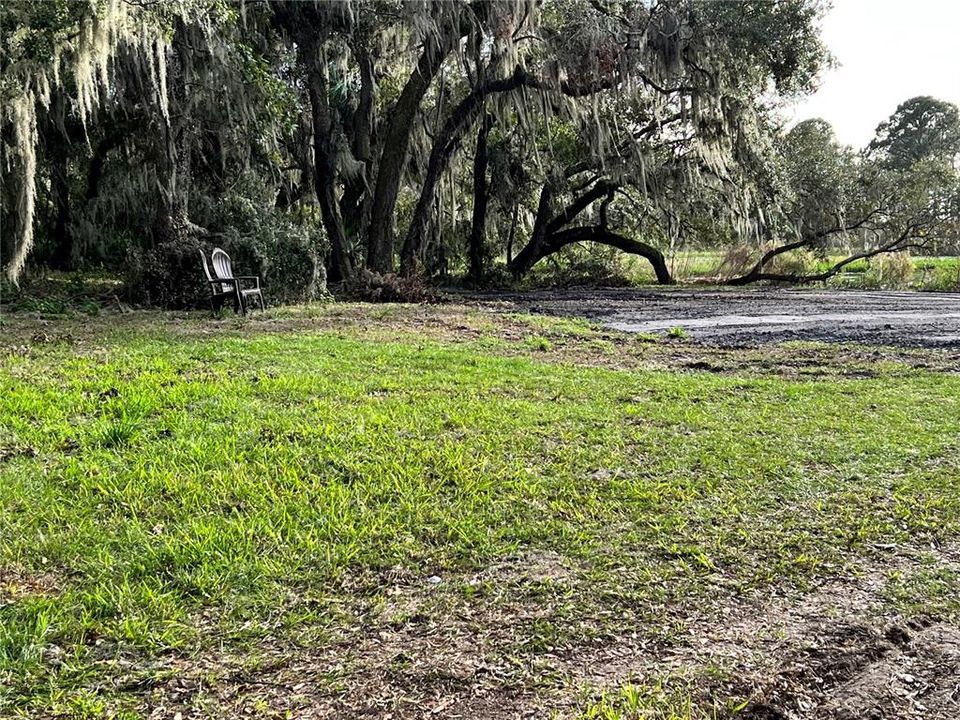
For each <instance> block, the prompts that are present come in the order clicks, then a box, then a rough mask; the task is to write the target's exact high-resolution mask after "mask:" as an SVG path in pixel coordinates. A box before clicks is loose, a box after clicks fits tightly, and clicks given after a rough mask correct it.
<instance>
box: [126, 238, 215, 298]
mask: <svg viewBox="0 0 960 720" xmlns="http://www.w3.org/2000/svg"><path fill="white" fill-rule="evenodd" d="M201 250H203V251H204V252H207V253H208V254H209V249H208V248H206V247H204V244H203V243H201V242H200V240H199V239H197V238H196V237H194V236H184V237H181V238H177V239H175V240H170V241H168V242H165V243H160V244H158V245H156V246H154V247H152V248H134V249H132V250H131V251H130V253H129V257H128V262H127V277H126V283H127V294H128V295H129V297H130V299H131V300H132V301H134V302H137V303H142V304H144V305H151V306H156V307H164V308H173V309H181V308H192V307H200V306H201V304H202V303H204V302H206V298H208V297H209V295H210V290H209V288H208V287H207V281H206V278H205V277H204V275H203V268H202V267H201V265H200V252H201Z"/></svg>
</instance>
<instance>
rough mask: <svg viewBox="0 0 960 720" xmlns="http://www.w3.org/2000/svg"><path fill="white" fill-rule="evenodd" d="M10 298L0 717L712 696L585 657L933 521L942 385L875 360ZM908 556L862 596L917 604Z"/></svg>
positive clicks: (945, 439)
mask: <svg viewBox="0 0 960 720" xmlns="http://www.w3.org/2000/svg"><path fill="white" fill-rule="evenodd" d="M8 321H9V324H10V328H9V329H10V333H8V334H7V335H6V337H5V340H4V348H5V349H4V352H3V354H2V355H0V581H2V582H0V585H2V588H0V716H9V715H16V714H18V713H19V714H22V715H25V716H29V717H43V716H64V717H101V716H103V715H104V714H106V713H126V714H127V716H128V717H139V716H141V715H144V716H145V715H147V714H149V712H150V711H151V710H152V709H155V708H157V707H160V706H161V705H162V706H163V707H166V708H171V707H174V708H176V707H181V708H183V709H184V711H187V710H190V709H193V710H194V711H195V712H196V713H197V714H198V716H205V715H203V713H207V715H209V716H210V717H216V716H223V715H224V714H225V713H226V714H230V713H229V712H226V711H225V710H224V709H223V708H224V707H229V708H233V709H234V710H235V711H236V712H240V709H242V708H244V707H248V706H249V707H252V708H254V712H255V713H256V714H259V715H261V716H269V713H271V712H276V713H277V716H278V717H281V716H283V713H285V712H286V710H287V709H289V708H290V707H291V704H296V702H302V703H307V704H310V706H311V707H318V706H324V707H331V708H335V709H337V710H338V711H340V712H347V711H351V710H352V711H356V712H360V711H361V710H363V711H369V710H371V708H374V709H375V708H376V707H379V708H380V711H381V712H383V713H385V712H388V711H393V712H395V716H396V717H407V716H410V717H413V716H415V715H414V714H410V713H413V712H414V711H413V710H411V707H412V706H407V705H403V703H402V702H401V700H399V699H395V700H394V701H392V702H394V703H398V704H396V705H395V706H389V708H388V705H379V706H378V705H376V704H375V703H374V700H375V699H376V698H377V697H378V694H377V692H376V691H377V690H383V689H384V688H385V687H389V688H390V689H392V690H397V692H396V693H395V695H393V696H391V697H395V698H399V697H400V696H401V694H402V693H400V691H399V690H402V691H403V693H406V695H408V696H409V697H410V698H414V699H417V702H418V703H420V705H417V707H420V706H421V705H422V703H425V702H427V703H433V705H431V707H434V708H436V707H440V708H441V710H443V708H444V707H447V706H444V705H442V704H441V703H442V702H448V703H450V702H454V701H462V702H466V701H467V700H465V699H464V698H467V699H469V698H473V700H472V702H475V703H476V702H479V700H478V699H477V697H478V696H476V695H475V693H473V690H472V688H473V689H475V688H476V687H483V688H486V690H485V692H487V693H488V694H487V695H486V696H484V697H487V698H488V699H489V700H490V701H491V704H490V708H491V709H490V713H489V714H486V715H481V716H484V717H510V716H511V715H510V713H509V712H508V711H507V710H503V714H502V715H498V714H496V712H497V711H495V708H497V707H500V708H509V707H512V706H511V705H510V703H511V702H514V703H518V702H519V703H530V702H541V701H542V702H543V703H544V707H554V708H557V707H563V708H567V709H568V710H569V712H568V715H571V714H574V715H575V713H577V712H579V713H581V714H582V716H583V717H612V718H616V717H684V718H686V717H691V718H699V717H712V716H713V715H717V716H723V714H724V713H727V714H729V713H731V712H733V709H736V708H737V707H742V706H745V702H746V701H747V699H748V697H749V693H750V690H749V688H743V687H737V686H735V684H729V683H728V684H723V683H727V681H728V680H729V678H730V677H731V676H730V674H729V669H727V670H724V669H723V668H718V669H716V670H710V669H709V668H707V669H704V668H699V672H700V674H701V675H704V674H706V675H707V676H712V677H713V679H712V680H708V681H705V683H700V684H699V685H697V686H696V687H694V688H693V689H690V688H687V687H686V686H684V685H677V684H676V683H672V681H669V679H668V681H664V682H665V683H666V684H658V683H659V681H657V682H654V681H652V680H651V681H649V682H646V681H645V682H636V683H634V682H631V681H630V674H631V671H630V669H629V668H626V669H624V668H623V667H621V670H622V672H619V674H615V673H612V671H611V673H612V674H611V675H610V676H609V677H608V676H606V675H604V672H605V671H603V668H605V667H612V666H613V665H612V664H611V663H609V662H607V661H604V660H603V658H604V657H605V656H604V653H605V652H607V651H608V650H610V649H611V648H613V649H616V648H621V647H622V646H623V644H624V643H625V642H629V645H630V653H625V654H626V655H627V656H629V657H640V656H644V657H657V656H658V655H657V653H661V652H663V649H664V648H670V647H676V646H678V645H683V644H684V643H686V642H688V641H689V640H688V639H686V638H687V634H686V633H687V628H688V627H689V626H690V622H691V620H690V618H691V613H692V612H693V611H694V609H696V610H697V611H698V612H701V613H710V612H714V611H716V610H717V609H718V608H719V607H720V604H721V601H722V602H724V603H729V602H733V601H735V600H736V598H748V597H753V596H754V595H755V594H756V593H767V592H770V591H771V590H775V591H777V592H787V591H789V592H799V591H803V590H804V589H806V588H810V587H813V586H815V585H816V584H817V583H819V582H821V581H822V580H823V579H824V578H830V577H835V576H837V575H843V574H844V573H845V572H847V568H849V567H850V566H851V565H852V564H857V563H861V562H870V561H872V559H873V558H875V557H876V556H877V555H878V553H881V554H882V552H883V551H881V550H878V548H890V547H901V546H902V547H913V546H917V545H922V544H925V545H930V544H931V543H933V544H937V543H942V542H946V541H949V540H950V539H951V538H954V537H955V536H956V535H957V532H958V521H960V487H958V485H957V483H956V481H955V478H956V477H957V472H958V463H960V461H958V457H960V455H958V452H957V450H958V447H957V438H958V432H960V378H958V377H955V376H953V375H947V374H942V373H935V372H929V371H924V370H917V369H912V368H910V367H908V366H907V365H906V364H904V363H903V362H900V361H893V362H891V361H888V359H887V358H879V359H874V360H872V361H871V362H872V364H871V365H870V367H871V372H870V373H869V374H865V373H862V372H860V370H859V369H858V371H857V374H856V379H849V378H844V377H843V376H842V375H843V373H842V369H837V368H834V370H835V371H836V372H833V373H832V374H830V375H826V376H814V377H812V378H803V377H795V376H784V375H783V374H781V373H777V372H759V371H757V370H758V369H759V368H761V367H762V361H766V362H773V364H776V362H777V360H776V358H777V357H778V356H777V355H776V353H777V352H779V351H777V350H773V349H771V350H769V351H768V350H764V351H750V352H751V353H753V355H751V354H750V353H747V352H746V351H745V352H744V354H743V355H742V356H737V357H738V358H740V359H743V360H745V359H747V358H749V357H754V356H756V357H754V361H755V362H754V361H751V362H752V363H753V364H749V363H748V364H747V365H746V372H744V371H743V368H742V367H740V366H732V367H731V368H729V372H716V371H715V370H716V368H715V365H716V364H717V363H723V362H726V361H728V360H729V359H730V357H732V356H730V355H723V356H712V355H711V356H710V357H709V358H707V359H705V360H698V362H707V366H706V367H704V366H694V367H693V368H692V371H691V368H687V365H685V364H684V363H688V360H689V356H685V357H687V359H686V360H683V362H682V363H680V364H679V368H680V370H679V371H678V367H677V365H674V366H671V367H670V368H669V369H656V367H657V365H658V364H660V363H662V362H663V358H665V357H667V356H672V355H673V354H676V353H681V354H682V353H688V352H692V351H691V350H689V349H681V348H679V347H678V345H686V343H679V344H678V343H675V342H670V341H669V340H667V339H663V340H653V339H651V338H638V339H628V338H625V337H623V336H618V335H614V334H610V333H603V332H601V331H599V330H598V329H596V328H595V327H593V326H591V325H588V324H585V323H576V322H570V321H556V322H554V321H551V320H549V319H545V318H536V319H527V318H523V317H516V316H496V315H492V314H489V313H486V312H483V311H481V310H472V311H465V310H463V309H460V310H458V311H457V312H456V313H453V312H451V311H449V310H441V309H424V308H413V309H402V308H397V307H395V306H382V307H377V308H375V309H373V310H370V309H369V308H365V307H364V306H325V307H315V308H303V309H292V310H285V311H276V312H274V313H272V314H269V313H268V314H265V315H260V316H257V317H255V318H254V319H253V320H247V321H239V320H234V319H229V320H218V321H211V320H208V319H206V318H205V317H202V316H198V315H197V316H194V315H178V316H171V315H155V314H146V313H143V314H134V317H130V316H124V317H123V318H104V317H103V316H101V317H100V318H97V320H96V322H94V321H90V322H84V323H77V324H76V325H70V324H69V323H60V324H56V325H54V324H50V323H46V324H43V321H41V320H37V319H33V318H29V317H27V318H17V316H9V317H8ZM803 350H804V348H803V347H793V348H792V349H789V350H787V351H784V354H783V356H782V357H783V358H786V357H787V356H790V357H797V356H802V355H803ZM807 350H810V351H811V352H813V351H814V350H816V351H817V352H819V351H820V349H813V348H807ZM697 352H701V353H702V352H706V351H704V350H698V351H697ZM718 352H719V351H718ZM831 352H832V351H831ZM838 352H839V351H838ZM764 353H772V354H769V355H763V354H764ZM830 357H831V358H832V360H839V361H840V362H841V364H842V363H843V359H844V357H847V358H848V359H849V362H850V363H851V364H855V365H857V367H858V368H860V366H861V365H860V364H862V363H866V362H868V360H867V359H865V357H862V356H857V355H848V356H844V355H833V356H830ZM651 358H652V360H651ZM724 358H726V360H724ZM771 358H773V360H771ZM645 359H646V360H649V361H650V362H649V363H646V364H645V362H646V360H645ZM832 360H831V361H832ZM577 363H578V364H577ZM688 364H689V363H688ZM821 364H822V363H821ZM827 364H829V362H828V363H827ZM620 368H626V369H620ZM683 368H687V369H683ZM909 572H910V573H914V572H920V573H921V574H919V575H912V574H907V575H902V576H895V577H894V578H893V579H894V580H896V582H895V583H894V584H892V585H891V586H890V588H888V590H887V591H885V592H887V597H888V599H889V602H890V604H891V606H897V604H900V605H901V606H906V605H908V606H909V607H910V608H912V610H913V612H918V611H917V608H918V607H922V606H923V604H924V603H925V602H926V601H927V600H928V599H929V600H931V601H934V602H937V603H940V604H941V605H942V606H943V608H942V613H941V614H942V615H943V616H944V617H949V616H950V615H951V614H952V613H953V612H954V610H955V605H952V604H951V600H950V598H951V597H955V590H956V588H957V579H958V575H957V573H955V572H952V571H946V570H943V569H938V568H937V567H933V568H927V569H924V568H921V569H920V570H918V571H915V570H910V571H909ZM951 593H954V595H951ZM430 628H433V630H431V629H430ZM477 638H483V640H482V642H481V641H479V640H477ZM455 650H456V651H457V652H460V654H459V655H456V656H454V655H451V653H453V652H454V651H455ZM444 653H446V654H444ZM631 653H632V654H631ZM644 653H646V655H644ZM432 655H436V657H437V658H442V659H443V661H444V664H443V666H442V667H441V666H437V665H434V664H430V662H429V659H430V657H431V656H432ZM591 658H593V660H592V661H591V660H590V659H591ZM574 659H578V660H582V659H586V660H585V661H589V662H588V665H589V668H588V669H587V670H586V671H582V672H581V671H575V670H573V669H572V665H570V663H571V662H573V661H574ZM298 663H299V664H298ZM624 667H625V666H624ZM708 671H709V672H708ZM284 673H287V674H289V676H290V677H289V679H288V678H287V675H285V674H284ZM624 675H625V677H624ZM302 676H305V677H309V678H310V687H309V691H307V690H304V689H303V688H302V682H298V681H297V680H296V678H297V677H302ZM185 677H188V678H191V679H192V680H191V682H193V683H194V684H193V685H186V686H185V685H184V682H185V681H184V680H183V678H185ZM478 678H483V680H480V679H478ZM711 683H714V685H713V686H711ZM268 686H269V687H273V686H276V687H281V688H282V690H280V691H277V693H276V694H275V695H272V696H266V695H265V696H261V695H259V694H258V693H261V691H263V687H268ZM592 687H600V688H601V689H600V691H599V695H598V696H595V697H592V698H588V699H583V698H581V699H577V698H580V695H579V694H578V693H582V691H583V689H584V688H592ZM704 687H714V692H715V693H718V694H717V695H716V697H712V696H705V695H704V692H705V691H704V689H703V688H704ZM720 687H722V688H723V691H722V692H721V691H720V690H717V689H716V688H720ZM224 688H227V689H229V692H228V691H227V690H224ZM251 688H253V689H251ZM677 688H679V689H677ZM398 689H399V690H398ZM418 693H419V694H418ZM297 698H300V700H297ZM371 698H373V699H371ZM458 698H459V700H458ZM411 702H413V700H411ZM351 703H354V704H351ZM364 703H374V704H372V705H371V704H367V705H364ZM655 706H656V707H659V708H660V710H661V711H662V712H661V713H660V714H659V715H657V714H650V713H647V712H646V710H647V709H650V708H653V707H655ZM468 707H469V706H468ZM474 707H480V706H479V705H475V706H474ZM447 709H449V707H448V708H447ZM667 709H668V710H669V713H667V711H666V710H667ZM438 712H440V711H439V710H438ZM651 712H652V710H651ZM405 713H406V714H405ZM347 716H349V712H348V714H347ZM514 716H515V715H514ZM758 717H759V716H758Z"/></svg>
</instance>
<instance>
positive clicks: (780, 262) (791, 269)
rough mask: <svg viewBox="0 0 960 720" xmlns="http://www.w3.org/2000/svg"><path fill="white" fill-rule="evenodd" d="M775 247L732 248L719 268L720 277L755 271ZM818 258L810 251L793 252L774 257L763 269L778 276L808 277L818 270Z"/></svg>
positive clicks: (725, 254)
mask: <svg viewBox="0 0 960 720" xmlns="http://www.w3.org/2000/svg"><path fill="white" fill-rule="evenodd" d="M774 247H776V246H775V245H773V244H770V243H766V244H764V245H760V246H757V245H750V244H744V243H741V244H739V245H733V246H731V247H730V248H729V249H728V250H727V251H726V253H724V256H723V259H722V260H721V261H720V264H719V265H718V266H717V270H716V275H717V276H718V277H737V276H739V275H744V274H746V273H747V272H749V271H750V270H751V269H753V266H754V265H756V264H757V261H758V260H759V259H760V258H761V257H763V255H764V253H767V252H769V251H770V250H772V249H773V248H774ZM816 267H817V257H816V255H815V254H814V253H812V252H811V251H810V250H803V249H802V250H791V251H790V252H785V253H782V254H780V255H777V256H776V257H774V258H773V259H772V260H770V262H768V263H767V265H766V266H765V267H764V268H763V271H764V272H767V273H774V274H777V275H797V276H801V275H808V274H810V273H812V272H814V271H815V270H816Z"/></svg>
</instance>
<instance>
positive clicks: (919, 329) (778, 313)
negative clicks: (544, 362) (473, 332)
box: [470, 288, 960, 347]
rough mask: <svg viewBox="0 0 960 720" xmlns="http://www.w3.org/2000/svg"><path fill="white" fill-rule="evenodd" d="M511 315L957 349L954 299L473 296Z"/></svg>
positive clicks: (707, 333)
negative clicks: (585, 319) (522, 313)
mask: <svg viewBox="0 0 960 720" xmlns="http://www.w3.org/2000/svg"><path fill="white" fill-rule="evenodd" d="M470 299H471V300H480V301H483V302H493V301H496V302H497V304H498V306H499V307H501V308H503V309H506V310H512V311H517V312H532V313H542V314H546V315H559V316H566V317H582V318H588V319H590V320H595V321H597V322H600V323H602V324H603V325H606V326H607V327H609V328H611V329H615V330H623V331H627V332H638V333H639V332H643V333H660V332H663V331H665V330H668V329H670V328H674V327H681V328H683V329H684V330H686V331H687V333H688V334H689V335H690V336H691V337H693V338H696V339H697V340H700V341H702V342H704V343H709V344H714V345H738V346H745V345H759V344H763V343H770V342H783V341H786V340H817V341H825V342H858V343H869V344H875V345H897V346H902V347H960V294H949V293H926V292H923V293H921V292H886V291H883V292H881V291H854V290H782V289H750V290H740V289H737V290H733V289H731V290H716V289H711V290H706V289H704V290H698V289H689V288H684V289H680V288H677V289H663V290H660V289H657V290H633V289H574V290H551V291H536V292H527V293H496V294H481V295H474V296H472V297H471V298H470Z"/></svg>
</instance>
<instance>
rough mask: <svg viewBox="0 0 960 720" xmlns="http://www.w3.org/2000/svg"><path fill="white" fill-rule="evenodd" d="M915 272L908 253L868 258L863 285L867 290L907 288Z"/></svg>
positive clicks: (885, 254)
mask: <svg viewBox="0 0 960 720" xmlns="http://www.w3.org/2000/svg"><path fill="white" fill-rule="evenodd" d="M915 271H916V266H915V265H914V262H913V258H912V257H910V253H909V252H895V253H884V254H883V255H877V256H875V257H872V258H870V266H869V267H868V268H867V272H866V273H865V274H864V278H863V284H864V287H868V288H892V289H899V288H907V287H910V286H911V285H912V284H913V278H914V273H915Z"/></svg>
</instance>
